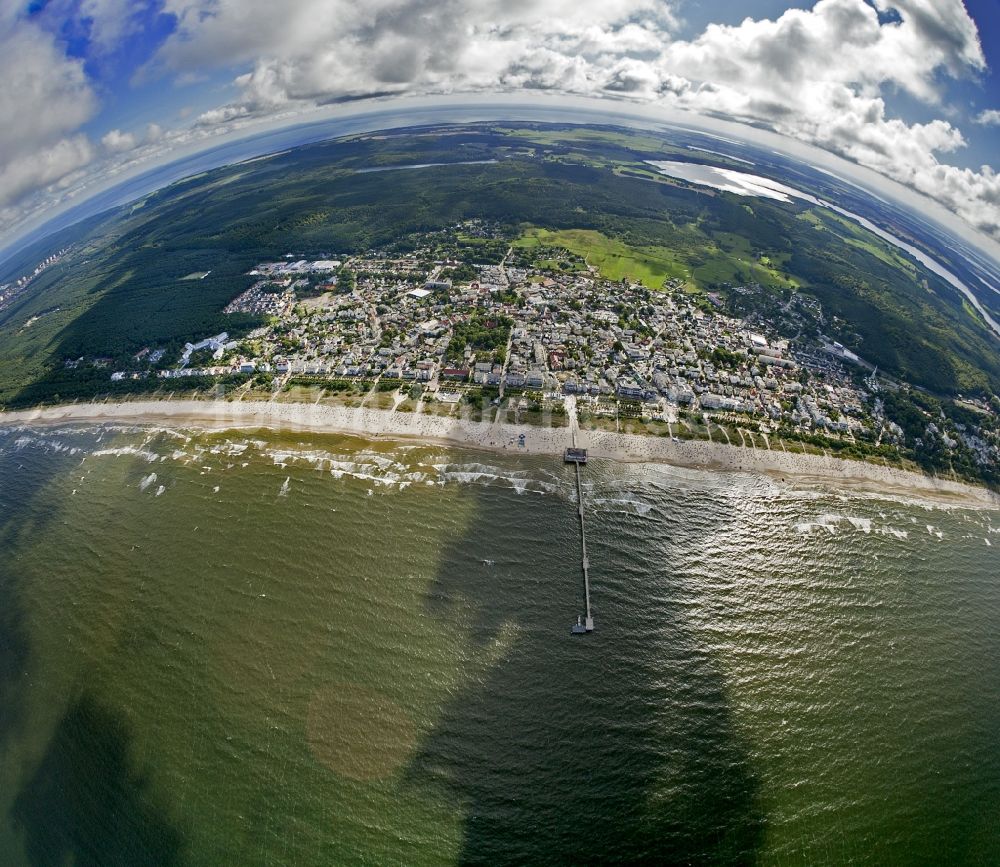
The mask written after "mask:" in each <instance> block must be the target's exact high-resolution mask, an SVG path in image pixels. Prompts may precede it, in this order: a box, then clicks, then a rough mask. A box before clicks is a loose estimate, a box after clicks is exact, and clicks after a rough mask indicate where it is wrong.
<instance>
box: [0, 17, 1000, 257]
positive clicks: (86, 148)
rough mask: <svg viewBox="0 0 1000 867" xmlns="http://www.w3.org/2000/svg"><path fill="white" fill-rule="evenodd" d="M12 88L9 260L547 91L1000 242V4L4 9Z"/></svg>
mask: <svg viewBox="0 0 1000 867" xmlns="http://www.w3.org/2000/svg"><path fill="white" fill-rule="evenodd" d="M5 72H8V73H9V74H8V75H5V76H4V77H5V80H7V81H9V82H12V84H11V85H10V86H9V87H8V88H7V90H8V93H7V94H6V95H5V96H0V121H3V124H0V155H2V156H0V240H3V239H4V238H9V237H10V235H11V234H12V233H13V234H16V233H17V232H18V231H19V230H20V229H21V228H23V227H24V226H25V225H27V224H29V223H35V224H37V222H38V221H39V220H42V219H44V217H45V215H46V214H48V213H52V212H54V211H55V210H58V209H59V208H60V207H65V206H66V205H67V203H69V202H72V201H79V200H80V199H81V198H83V197H85V196H86V195H88V194H89V192H91V191H93V190H95V189H97V188H99V187H101V186H102V185H105V186H106V185H107V183H109V182H110V181H111V180H113V179H114V178H115V177H120V176H122V175H123V174H125V173H128V172H134V171H136V170H138V169H140V168H142V167H143V166H147V165H149V166H152V165H154V164H156V163H157V162H163V161H164V160H168V159H170V158H171V155H172V154H176V153H177V152H178V151H179V150H180V149H188V150H190V149H191V148H192V147H195V148H196V147H198V146H200V144H199V143H201V145H203V146H209V145H210V144H213V143H216V142H218V141H219V140H220V139H221V138H225V137H226V136H233V135H237V134H246V133H247V132H248V131H249V130H252V129H253V128H254V126H255V125H261V124H267V125H271V126H273V125H274V124H275V123H279V122H282V121H284V122H289V123H291V122H295V121H297V120H302V119H308V118H309V116H310V113H312V112H316V111H318V110H319V107H321V106H323V105H325V104H329V103H331V102H337V101H339V100H345V99H352V100H353V99H358V98H364V97H365V96H367V95H370V94H375V93H383V94H384V93H390V94H398V95H399V96H421V95H428V94H431V95H432V94H436V93H437V94H449V93H456V92H458V93H470V94H482V95H484V96H485V95H489V94H494V93H506V94H509V93H518V92H522V93H528V94H530V93H538V92H539V91H547V92H553V93H564V94H572V95H579V96H585V97H600V98H602V99H611V98H613V99H621V100H626V101H631V102H638V103H642V104H645V105H654V106H657V105H660V106H663V107H664V109H665V110H672V111H676V110H679V111H688V112H695V113H698V114H702V115H705V116H709V117H714V118H723V119H731V120H736V121H739V122H749V123H753V124H755V125H757V126H763V127H765V128H770V129H773V130H775V131H776V132H777V133H779V134H780V135H782V136H785V137H787V138H789V139H793V140H796V141H799V142H805V143H808V144H811V145H815V146H817V147H820V148H822V149H824V150H827V151H829V152H830V153H833V154H837V155H839V156H842V157H844V158H845V159H847V160H849V161H851V162H854V163H856V164H858V165H860V166H864V167H866V168H869V169H872V170H873V171H875V172H878V173H879V174H881V175H882V176H884V177H886V178H889V179H891V180H893V181H896V182H899V183H901V184H903V185H904V186H907V187H909V188H911V189H913V190H916V191H917V192H919V193H921V194H922V195H925V196H928V197H930V198H931V199H933V200H935V201H936V202H938V203H940V204H941V205H942V206H943V207H944V208H946V209H947V210H949V211H951V212H953V213H956V214H958V215H959V216H960V217H961V218H962V219H964V220H965V221H966V222H967V223H968V225H969V226H970V227H974V228H975V229H976V230H978V231H979V232H981V233H983V234H984V235H985V236H986V237H989V238H991V239H993V241H1000V180H998V179H997V177H996V175H995V173H994V172H993V171H992V169H989V168H987V169H984V168H983V167H984V166H990V165H994V164H995V163H996V162H997V154H1000V4H998V3H997V0H966V2H965V3H963V2H962V0H798V2H782V0H714V2H699V0H532V2H528V0H368V2H366V3H365V4H359V3H357V2H356V0H297V2H296V3H295V4H292V5H286V4H279V3H274V2H273V0H33V2H32V3H30V4H22V3H17V2H16V0H15V2H12V0H0V75H4V73H5ZM991 110H993V111H994V112H995V113H994V114H991V113H990V111H991ZM4 114H6V115H8V116H3V115H4ZM3 127H7V130H6V132H5V131H4V130H3ZM4 160H5V161H6V162H4Z"/></svg>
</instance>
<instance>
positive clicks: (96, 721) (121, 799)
mask: <svg viewBox="0 0 1000 867" xmlns="http://www.w3.org/2000/svg"><path fill="white" fill-rule="evenodd" d="M130 740H131V738H130V735H129V729H128V725H127V722H126V720H125V718H124V717H123V716H121V715H120V714H117V713H113V712H112V711H110V710H109V709H107V708H104V707H102V706H101V705H99V704H98V703H97V701H96V700H95V699H93V698H91V697H89V696H87V695H86V694H85V695H84V696H83V697H82V698H80V699H79V700H77V701H76V702H74V703H73V704H72V705H71V706H70V708H69V709H68V710H67V712H66V713H65V715H64V716H63V718H62V719H61V721H60V722H59V724H58V726H57V727H56V731H55V734H54V736H53V738H52V740H51V741H50V743H49V746H48V748H47V750H46V752H45V756H44V757H43V759H42V761H41V764H40V765H39V766H38V768H37V770H36V771H35V773H34V775H33V776H32V777H31V779H29V780H28V781H27V783H26V784H25V786H24V787H23V788H22V790H21V791H20V792H19V794H18V796H17V798H16V800H15V801H14V806H13V808H12V810H11V817H12V819H13V820H14V823H15V825H16V826H17V827H18V828H19V829H20V830H21V831H22V832H23V833H24V837H25V849H26V851H27V854H28V858H29V860H30V863H31V864H34V865H61V864H76V865H114V864H123V865H124V864H158V865H167V864H176V863H179V861H180V854H181V837H180V834H179V833H178V832H177V831H176V830H175V829H174V827H173V826H172V825H171V824H170V823H169V822H168V821H166V820H165V819H164V818H163V816H162V814H161V812H160V811H159V810H158V809H157V807H156V805H155V804H154V803H153V801H152V799H151V797H150V794H149V787H148V785H147V782H146V780H145V778H144V777H143V776H142V775H140V774H139V773H137V772H136V770H135V769H134V768H133V767H132V766H131V763H130V760H129V744H130Z"/></svg>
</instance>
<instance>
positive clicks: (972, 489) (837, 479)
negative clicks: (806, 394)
mask: <svg viewBox="0 0 1000 867" xmlns="http://www.w3.org/2000/svg"><path fill="white" fill-rule="evenodd" d="M67 422H70V423H72V422H78V423H86V424H105V423H110V424H114V423H118V424H136V425H158V424H159V425H172V426H175V427H179V428H188V429H197V430H204V431H211V432H221V431H227V430H261V429H268V430H277V431H288V432H300V433H315V434H344V435H348V436H356V437H361V438H365V439H370V440H389V441H393V440H398V441H405V442H413V441H416V442H420V443H426V444H435V445H444V446H459V447H465V448H472V449H479V450H485V451H491V452H497V453H501V454H503V453H505V452H507V451H510V452H513V453H516V454H534V455H549V456H552V457H559V458H561V457H562V454H563V450H564V449H565V448H566V447H567V446H569V445H572V444H573V442H572V438H573V426H572V425H571V426H569V427H560V428H553V427H536V426H532V425H526V424H523V425H514V424H511V423H509V422H499V423H494V422H474V421H468V420H463V419H460V418H452V417H450V416H448V417H444V416H436V415H426V414H424V413H420V412H412V413H399V412H393V411H392V410H383V409H368V408H352V407H344V406H327V405H319V404H307V403H275V402H269V401H246V402H229V401H205V400H152V401H150V400H139V401H124V402H118V403H75V404H63V405H60V406H52V407H41V408H36V409H30V410H17V411H13V412H0V427H12V426H18V425H27V426H30V425H45V426H49V425H53V424H64V423H67ZM520 434H524V435H525V444H524V446H519V445H518V444H517V441H518V437H519V435H520ZM576 440H577V445H579V446H580V447H581V448H586V449H587V450H588V452H589V456H590V457H592V458H597V459H606V460H613V461H619V462H623V463H658V464H668V465H670V466H675V467H683V468H689V469H701V470H707V471H714V472H748V473H757V474H761V475H767V476H772V477H777V478H780V479H782V480H783V481H791V482H795V483H798V484H800V485H807V486H819V487H824V488H827V489H833V490H850V491H866V492H871V493H876V494H891V495H902V496H911V497H912V496H918V497H922V498H924V499H931V500H934V501H935V502H939V503H949V504H952V505H965V506H975V507H978V508H992V509H998V508H1000V495H998V494H996V493H994V492H992V491H990V490H989V489H988V488H985V487H979V486H975V485H971V484H966V483H964V482H955V481H951V480H948V479H938V478H934V477H931V476H926V475H922V474H919V473H914V472H910V471H908V470H903V469H898V468H893V467H884V466H883V467H880V466H878V465H876V464H871V463H867V462H863V461H851V460H846V459H842V458H835V457H826V456H820V455H813V454H802V453H793V452H786V451H784V450H781V451H776V450H773V449H772V450H765V449H758V448H746V447H743V446H733V445H729V444H722V443H713V442H705V441H703V440H681V441H679V442H674V441H673V440H671V439H669V438H668V437H658V436H643V435H640V434H621V433H614V432H611V431H602V430H594V431H589V430H582V429H577V430H576Z"/></svg>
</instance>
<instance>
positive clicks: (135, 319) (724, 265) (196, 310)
mask: <svg viewBox="0 0 1000 867" xmlns="http://www.w3.org/2000/svg"><path fill="white" fill-rule="evenodd" d="M429 132H433V131H428V130H423V131H421V132H420V134H417V133H416V132H414V131H412V130H410V131H402V132H399V133H394V134H380V135H377V136H375V135H363V136H354V137H350V138H347V139H343V140H337V141H334V142H325V143H321V144H316V145H309V146H306V147H302V148H298V149H295V150H292V151H289V152H286V153H282V154H278V155H275V156H272V157H268V158H264V159H260V160H255V161H251V162H249V163H245V164H238V165H233V166H228V167H225V168H221V169H217V170H214V171H210V172H207V173H204V174H201V175H198V176H195V177H192V178H189V179H187V180H184V181H181V182H179V183H175V184H173V185H171V186H169V187H166V188H164V189H163V190H160V191H159V192H156V193H154V194H152V195H149V196H147V197H145V198H144V199H142V200H140V201H138V202H136V203H133V204H132V205H130V206H127V207H125V208H122V209H119V210H118V211H115V212H113V213H111V214H109V215H107V216H106V217H104V218H102V219H99V220H91V221H90V222H89V223H88V224H87V225H86V226H83V227H80V228H79V229H78V230H77V234H76V236H75V238H74V237H72V233H66V232H63V233H61V237H60V243H66V242H67V240H66V239H67V238H70V240H75V243H74V246H73V250H72V253H71V254H70V255H68V256H67V257H65V258H64V259H63V260H62V261H60V262H59V263H58V264H57V265H56V266H53V267H52V268H50V269H49V270H47V271H46V272H44V273H43V274H42V275H41V277H39V278H38V279H37V280H36V281H35V282H34V283H33V284H32V286H31V289H30V291H28V292H26V293H25V294H24V296H23V297H21V298H20V299H19V300H18V302H17V303H15V304H14V305H13V306H11V307H10V308H8V309H6V310H4V311H2V312H0V405H7V406H15V405H24V404H26V403H31V402H36V401H39V400H45V399H55V398H56V396H57V395H58V396H59V398H61V399H65V398H66V397H68V396H70V395H73V396H83V395H85V394H86V392H87V390H88V389H90V388H96V387H97V386H98V383H99V382H103V380H104V379H106V378H107V372H106V370H103V369H95V368H93V367H92V366H89V367H88V366H87V364H83V365H81V366H80V367H79V368H77V369H72V370H71V369H67V368H66V367H65V362H66V361H67V360H69V359H77V358H84V359H87V360H89V359H94V358H109V359H111V360H112V361H113V362H114V363H116V364H117V363H120V362H124V361H126V360H127V359H129V358H130V357H131V356H133V355H134V354H135V353H137V352H139V351H140V350H142V349H144V348H147V347H157V348H165V349H167V350H168V353H175V352H176V350H177V349H178V348H179V347H180V346H182V345H183V343H184V342H185V341H187V340H197V339H200V338H202V337H205V336H207V335H209V334H212V333H215V332H217V331H221V330H227V331H229V332H230V334H233V335H238V334H240V333H244V332H245V331H246V330H248V329H250V328H252V327H254V326H255V325H256V324H257V322H256V321H255V320H254V319H253V318H252V317H247V316H243V317H234V316H226V315H224V314H223V313H222V309H223V307H224V306H225V305H226V303H227V302H229V301H230V300H231V299H232V298H233V297H235V296H236V295H237V294H239V293H240V292H242V291H243V290H244V289H246V288H247V287H248V286H249V285H250V284H251V282H252V280H253V278H251V277H249V276H247V274H246V272H247V271H248V270H249V269H250V268H251V267H252V266H253V265H254V264H256V263H258V262H260V261H265V260H273V259H278V258H281V257H282V256H284V255H285V254H288V253H292V254H295V255H301V256H305V257H320V256H326V255H344V254H349V253H352V252H361V251H365V250H368V249H373V248H391V249H396V250H399V251H405V250H407V249H409V248H410V247H411V246H412V244H413V243H415V240H414V239H415V237H416V235H417V234H418V233H422V232H426V231H429V230H437V229H441V228H444V227H447V226H450V225H454V224H455V223H456V222H457V221H459V220H462V219H468V218H481V219H486V220H490V221H494V222H497V223H500V224H502V225H505V226H507V227H509V231H510V237H511V238H515V237H518V236H520V235H521V233H522V232H523V231H524V227H526V226H532V227H541V228H543V229H546V230H551V231H554V232H555V231H559V230H589V231H591V232H597V233H600V237H602V238H603V239H605V240H604V241H603V242H602V243H603V245H604V252H605V255H611V253H614V251H615V250H619V249H624V250H629V251H633V253H634V255H635V256H636V257H637V260H639V261H643V262H646V263H653V264H654V265H656V267H657V268H659V269H660V270H659V271H656V270H655V269H654V270H651V271H648V272H647V273H646V274H645V276H646V277H647V279H649V277H650V275H652V276H653V278H655V279H653V282H654V283H655V282H657V280H658V281H659V282H662V279H663V278H665V277H667V276H677V275H683V276H684V278H685V279H686V280H687V281H688V283H689V287H690V289H691V290H692V291H704V290H716V291H719V292H721V293H722V294H725V293H726V291H727V289H728V288H729V286H730V285H738V284H739V283H741V282H750V281H752V282H757V283H762V284H767V285H771V284H773V287H774V291H775V292H776V293H784V294H786V295H787V294H788V293H789V292H802V293H808V294H810V295H812V296H814V297H815V298H816V299H818V300H819V301H820V303H821V304H822V306H823V309H824V310H825V311H827V312H828V313H829V314H830V329H831V332H832V333H831V336H832V337H835V338H838V339H842V340H843V342H844V343H845V344H846V345H848V346H850V347H851V348H854V349H855V350H856V351H857V352H858V353H859V354H860V355H861V356H862V357H864V358H865V359H867V360H868V361H870V362H872V363H874V364H878V365H879V367H880V369H882V370H885V371H887V372H889V373H892V374H894V375H896V376H898V377H899V378H901V379H904V380H906V381H908V382H912V383H914V384H916V385H919V386H923V387H925V388H927V389H930V390H932V391H934V392H937V393H940V394H944V395H947V394H952V393H955V392H957V391H965V392H987V391H991V392H994V393H998V392H1000V352H998V343H997V340H996V338H995V337H994V336H993V335H992V334H991V333H990V332H989V331H988V329H987V328H986V326H985V324H984V323H982V321H981V320H980V319H979V318H978V317H977V316H976V315H975V314H974V313H970V310H969V308H968V307H967V306H963V302H962V299H961V297H960V296H959V295H958V293H956V292H955V291H954V290H952V289H951V287H949V286H948V285H947V284H945V283H944V282H943V281H942V280H940V279H939V278H937V277H935V276H934V275H932V274H930V273H929V272H927V271H925V270H924V269H922V268H920V267H919V266H917V265H916V264H915V263H914V262H912V261H910V260H909V259H907V258H905V257H903V256H901V255H900V254H899V253H898V252H897V251H896V250H895V249H894V248H892V247H891V246H889V245H888V244H886V243H884V242H882V241H881V240H879V239H878V238H876V237H875V236H874V235H872V234H870V233H868V232H866V231H865V230H863V229H861V228H859V227H857V226H854V225H852V224H847V223H845V221H843V220H840V219H839V218H835V217H833V215H831V214H829V213H828V212H825V211H823V209H820V208H815V207H813V206H811V205H809V204H807V203H804V202H793V203H783V202H777V201H768V200H764V199H743V198H739V197H736V196H733V195H729V194H720V193H718V192H717V191H714V190H708V189H704V188H694V187H690V186H688V185H686V184H684V183H682V182H677V181H673V180H671V179H668V178H665V177H657V176H656V175H655V174H654V173H652V172H650V171H649V169H648V166H646V165H645V160H647V159H662V158H664V157H671V158H676V157H677V156H678V153H679V149H678V148H676V147H674V146H672V145H670V144H669V143H667V142H666V141H661V140H660V139H658V138H656V137H654V136H652V135H650V134H644V135H641V136H639V135H630V134H626V133H623V132H621V131H609V130H601V129H593V130H589V129H588V130H580V129H574V128H562V127H524V128H518V129H508V128H501V127H499V126H497V125H476V126H468V127H461V128H454V127H452V128H448V129H447V130H441V132H442V133H445V132H447V134H441V135H436V134H428V133H429ZM701 156H704V155H703V154H702V155H701ZM489 160H492V161H493V162H485V163H480V164H469V163H475V162H477V161H489ZM439 162H440V163H452V165H445V166H434V167H427V168H421V169H419V170H403V169H399V170H388V169H390V168H392V167H397V169H398V167H401V166H407V165H413V164H426V163H439ZM456 163H466V164H464V165H458V164H456ZM581 237H586V236H585V235H584V236H581ZM594 237H597V236H594ZM608 239H610V240H608ZM493 246H497V247H498V248H499V247H500V246H502V245H499V244H493ZM609 251H610V252H609ZM488 252H489V253H490V255H489V256H488V257H485V260H490V259H493V258H495V256H494V255H493V253H494V252H495V251H493V250H492V249H491V250H489V251H488ZM572 252H574V253H575V254H581V251H580V250H573V251H572ZM581 255H582V254H581ZM616 255H617V254H616ZM656 263H661V264H659V265H657V264H656ZM650 267H652V266H650ZM200 271H210V272H211V273H210V274H209V276H208V277H206V278H205V279H203V280H183V279H182V278H183V277H184V276H185V275H189V274H191V273H193V272H200ZM657 275H659V276H657ZM169 357H173V356H171V355H169V354H168V358H169ZM101 389H102V390H104V391H110V388H105V387H104V386H101Z"/></svg>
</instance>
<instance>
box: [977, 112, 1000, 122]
mask: <svg viewBox="0 0 1000 867" xmlns="http://www.w3.org/2000/svg"><path fill="white" fill-rule="evenodd" d="M976 123H978V124H982V125H983V126H1000V109H996V108H987V109H985V110H983V111H981V112H979V114H977V115H976Z"/></svg>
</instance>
